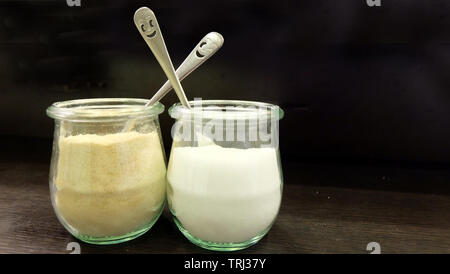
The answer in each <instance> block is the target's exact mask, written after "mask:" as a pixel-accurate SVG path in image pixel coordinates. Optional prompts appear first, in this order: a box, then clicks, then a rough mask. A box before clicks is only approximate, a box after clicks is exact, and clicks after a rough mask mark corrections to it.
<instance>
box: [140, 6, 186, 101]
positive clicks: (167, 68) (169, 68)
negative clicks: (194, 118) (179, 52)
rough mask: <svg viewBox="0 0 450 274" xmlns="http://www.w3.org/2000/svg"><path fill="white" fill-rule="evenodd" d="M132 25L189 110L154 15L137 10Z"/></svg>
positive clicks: (148, 11) (147, 10)
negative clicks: (133, 24)
mask: <svg viewBox="0 0 450 274" xmlns="http://www.w3.org/2000/svg"><path fill="white" fill-rule="evenodd" d="M134 23H135V25H136V28H137V29H138V30H139V33H140V34H141V35H142V38H144V40H145V42H146V43H147V45H148V47H149V48H150V50H151V51H152V52H153V55H155V57H156V60H158V63H159V64H160V66H161V68H162V69H163V70H164V73H165V74H166V76H167V78H168V79H169V81H170V82H171V83H172V85H173V88H174V90H175V92H176V93H177V96H178V99H179V100H180V102H181V104H182V105H183V106H185V107H187V108H190V106H189V103H188V100H187V98H186V94H185V93H184V90H183V87H182V86H181V84H180V81H179V79H178V77H177V76H176V73H175V69H174V67H173V64H172V60H170V57H169V54H168V52H167V47H166V44H165V42H164V38H163V36H162V33H161V29H160V28H159V24H158V20H156V16H155V14H154V13H153V11H152V10H150V9H149V8H147V7H142V8H139V9H138V10H137V11H136V12H135V14H134Z"/></svg>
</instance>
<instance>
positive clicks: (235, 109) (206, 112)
mask: <svg viewBox="0 0 450 274" xmlns="http://www.w3.org/2000/svg"><path fill="white" fill-rule="evenodd" d="M189 104H190V106H191V108H190V109H188V108H186V107H184V106H182V105H181V104H180V103H176V104H173V105H172V106H171V107H170V108H169V115H170V117H172V118H174V119H190V118H193V117H194V118H195V116H196V115H198V116H197V117H200V118H205V119H238V120H241V119H259V118H265V119H268V117H271V118H275V119H277V120H281V119H282V118H283V117H284V111H283V110H282V109H281V108H280V107H279V106H277V105H274V104H270V103H264V102H256V101H243V100H194V101H189Z"/></svg>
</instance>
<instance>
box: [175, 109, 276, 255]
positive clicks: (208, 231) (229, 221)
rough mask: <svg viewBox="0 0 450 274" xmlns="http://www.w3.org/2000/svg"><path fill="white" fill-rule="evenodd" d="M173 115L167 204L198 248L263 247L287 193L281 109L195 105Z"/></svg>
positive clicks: (186, 235)
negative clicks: (280, 138) (281, 146)
mask: <svg viewBox="0 0 450 274" xmlns="http://www.w3.org/2000/svg"><path fill="white" fill-rule="evenodd" d="M191 106H192V108H191V109H187V108H185V107H182V106H181V105H180V104H175V105H173V106H172V107H171V108H170V109H169V114H170V116H171V117H172V118H174V119H176V122H175V124H174V126H173V128H172V138H173V144H172V150H171V153H170V159H169V164H168V171H167V181H168V184H167V197H168V202H169V207H170V210H171V212H172V214H173V216H174V221H175V223H176V225H177V226H178V228H179V230H180V231H181V232H182V233H183V234H184V236H185V237H187V238H188V239H189V240H190V241H191V242H192V243H194V244H196V245H198V246H200V247H203V248H206V249H210V250H218V251H233V250H239V249H244V248H247V247H249V246H251V245H253V244H255V243H256V242H258V241H259V240H260V239H261V238H262V237H263V236H264V235H265V234H266V233H267V232H268V231H269V230H270V228H271V226H272V224H273V222H274V220H275V219H276V217H277V215H278V210H279V208H280V204H281V194H282V188H283V183H282V182H283V179H282V169H281V162H280V153H279V149H278V128H279V127H278V125H279V123H278V122H279V119H281V118H282V117H283V111H282V110H281V109H280V108H279V107H278V106H276V105H272V104H267V103H258V102H247V101H225V100H220V101H219V100H208V101H193V102H191Z"/></svg>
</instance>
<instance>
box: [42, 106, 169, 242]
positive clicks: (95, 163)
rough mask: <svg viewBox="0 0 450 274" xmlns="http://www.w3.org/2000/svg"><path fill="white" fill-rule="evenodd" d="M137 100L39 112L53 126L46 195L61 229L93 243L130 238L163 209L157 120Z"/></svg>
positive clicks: (161, 152)
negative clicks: (48, 190)
mask: <svg viewBox="0 0 450 274" xmlns="http://www.w3.org/2000/svg"><path fill="white" fill-rule="evenodd" d="M146 102H147V100H143V99H122V98H117V99H115V98H113V99H106V98H101V99H81V100H72V101H64V102H57V103H54V104H53V105H51V106H50V107H49V108H48V109H47V115H48V116H50V117H52V118H54V119H55V132H54V141H53V154H52V160H51V167H50V180H49V181H50V195H51V200H52V205H53V208H54V210H55V213H56V216H57V217H58V219H59V221H60V222H61V224H62V225H63V226H64V227H65V228H66V229H67V230H68V231H69V232H70V233H71V234H72V235H73V236H75V237H76V238H78V239H80V240H82V241H84V242H88V243H93V244H113V243H120V242H124V241H128V240H131V239H134V238H136V237H138V236H140V235H142V234H144V233H145V232H146V231H148V230H149V229H150V228H151V227H152V225H153V224H154V223H155V222H156V221H157V219H158V218H159V216H160V214H161V212H162V210H163V208H164V204H165V190H166V160H165V154H164V149H163V146H162V141H161V132H160V126H159V121H158V115H159V114H160V113H161V112H163V111H164V106H163V105H162V104H160V103H157V104H155V105H153V106H151V107H144V105H145V103H146Z"/></svg>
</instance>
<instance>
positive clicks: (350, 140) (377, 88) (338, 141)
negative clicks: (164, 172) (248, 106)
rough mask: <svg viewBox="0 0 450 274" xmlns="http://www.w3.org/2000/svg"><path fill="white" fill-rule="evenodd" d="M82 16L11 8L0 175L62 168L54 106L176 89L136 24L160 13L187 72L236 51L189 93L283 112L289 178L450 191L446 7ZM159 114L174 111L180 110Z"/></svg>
mask: <svg viewBox="0 0 450 274" xmlns="http://www.w3.org/2000/svg"><path fill="white" fill-rule="evenodd" d="M81 3H82V6H81V7H68V6H67V4H66V1H65V0H47V1H42V0H30V1H20V0H16V1H4V0H1V1H0V128H1V131H0V136H1V137H0V138H1V140H2V147H1V150H2V151H3V152H2V153H5V154H4V155H8V156H7V157H2V158H3V160H2V161H7V160H14V159H19V158H28V159H37V160H40V161H49V160H50V153H51V138H52V135H53V121H52V120H51V119H50V118H48V117H47V116H46V115H45V109H46V108H47V107H48V106H49V105H50V104H51V103H53V102H55V101H62V100H68V99H77V98H92V97H139V98H150V97H151V96H152V95H153V93H154V92H155V91H156V90H157V89H158V88H159V87H160V86H161V85H162V84H163V83H164V82H165V79H166V78H165V76H164V73H163V71H162V70H161V69H160V67H159V65H158V63H157V61H156V59H155V58H154V57H153V56H152V54H151V52H150V50H149V49H148V48H147V46H146V44H145V42H144V41H143V40H142V37H141V36H140V35H139V33H138V31H137V30H136V29H135V26H134V23H133V21H132V18H133V14H134V11H135V10H136V9H137V8H139V7H141V6H149V7H150V8H152V9H153V10H154V11H155V13H156V15H157V17H158V21H159V23H160V25H161V29H162V32H163V34H164V38H165V41H166V44H167V47H168V50H169V52H170V54H171V56H172V61H173V63H174V65H175V67H178V65H179V64H181V62H182V61H183V60H184V58H185V57H186V56H187V55H188V54H189V52H190V51H191V50H192V48H193V47H194V46H195V45H196V44H197V43H198V41H199V40H200V39H201V38H202V37H203V36H204V35H205V34H207V33H208V32H210V31H218V32H220V33H222V34H223V36H224V37H225V43H224V46H223V47H222V49H221V50H220V51H219V52H218V53H216V55H215V56H213V57H212V58H211V59H210V60H208V61H207V62H206V63H205V64H204V65H203V66H202V67H200V68H199V69H198V70H197V71H195V72H194V73H193V74H192V75H190V76H189V77H188V78H186V79H185V80H184V81H183V86H184V88H185V91H186V93H187V95H188V98H190V99H193V98H195V97H201V98H203V99H241V100H255V101H264V102H271V103H275V104H278V105H280V106H281V107H282V108H283V109H284V110H285V113H286V115H285V118H284V119H283V120H282V121H281V124H280V127H281V129H280V130H281V131H280V135H281V136H280V138H281V141H280V146H281V155H282V161H283V165H284V169H285V170H284V171H285V173H289V172H305V174H308V172H309V173H310V174H320V173H321V172H320V171H321V168H322V167H321V166H322V165H325V166H327V167H328V170H329V168H331V169H339V170H344V171H343V172H344V174H346V175H345V176H341V178H340V179H336V180H335V181H336V182H335V183H337V184H344V185H346V184H355V185H364V183H361V182H360V181H358V180H356V179H351V178H355V177H356V178H357V177H358V174H357V173H358V172H360V173H364V172H365V171H364V168H365V167H366V166H367V167H377V168H378V167H379V168H381V169H383V172H378V173H377V172H375V173H373V174H374V175H373V180H374V182H375V181H377V180H378V181H382V182H389V181H390V180H392V178H394V179H395V168H397V167H401V168H406V169H407V170H409V171H408V172H409V173H408V172H407V174H408V175H407V176H409V177H408V178H410V179H404V180H399V181H402V184H401V185H402V186H401V188H405V189H408V188H411V189H414V188H416V189H419V190H425V189H427V186H426V184H427V180H428V179H429V178H428V179H427V178H422V177H423V176H425V175H423V174H425V173H423V174H422V173H421V170H428V171H429V170H431V171H433V170H436V171H437V172H440V173H439V174H441V175H440V176H439V178H437V179H436V178H435V181H439V184H441V185H440V186H447V187H446V189H447V190H448V186H449V185H450V182H448V178H449V177H450V176H448V175H449V173H448V171H449V167H450V77H449V76H450V44H449V42H450V18H449V11H450V2H449V1H448V0H433V1H429V0H414V1H413V0H391V1H388V0H382V6H381V7H368V6H367V4H366V1H365V0H340V1H331V0H328V1H321V0H309V1H261V0H228V1H156V0H155V1H146V0H139V1H137V0H136V1H134V0H126V1H125V0H122V1H111V0H110V1H88V0H82V1H81ZM161 102H162V103H163V104H164V105H165V106H166V108H168V107H169V106H170V105H172V104H173V103H175V102H177V97H176V96H175V95H174V93H173V92H172V93H171V94H170V95H168V96H166V97H165V98H164V99H163V100H162V101H161ZM160 121H161V126H162V132H163V137H164V142H165V146H166V151H167V153H168V152H169V149H170V144H171V139H170V128H171V125H172V123H173V121H172V120H171V118H170V117H169V116H168V114H167V112H165V113H164V114H162V115H161V117H160ZM293 163H302V165H301V167H302V168H300V169H298V168H295V170H294V168H292V166H293V165H294V164H293ZM349 166H350V167H349ZM352 166H359V169H358V170H359V171H358V172H356V173H355V169H354V168H352ZM289 168H291V169H289ZM385 168H389V170H388V172H385V171H386V170H385ZM361 170H363V171H361ZM402 174H404V173H402ZM421 174H422V175H421ZM426 174H430V173H429V172H427V173H426ZM442 174H444V175H445V176H442ZM305 176H306V177H307V176H308V175H305ZM311 176H313V175H311ZM321 176H325V177H326V176H327V175H326V172H324V174H321ZM405 176H406V175H405ZM421 176H422V177H421ZM426 176H428V175H426ZM315 178H317V176H316V177H315ZM324 180H325V179H324ZM310 181H312V182H313V183H320V180H319V179H317V180H315V179H312V180H310ZM369 181H370V180H369ZM286 183H293V182H290V181H289V180H286ZM326 184H333V180H327V182H326ZM365 184H371V183H370V182H368V183H367V182H366V183H365ZM435 191H436V192H440V191H443V188H438V189H436V190H435Z"/></svg>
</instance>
